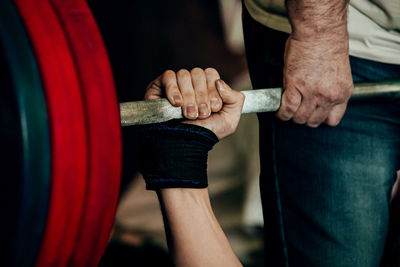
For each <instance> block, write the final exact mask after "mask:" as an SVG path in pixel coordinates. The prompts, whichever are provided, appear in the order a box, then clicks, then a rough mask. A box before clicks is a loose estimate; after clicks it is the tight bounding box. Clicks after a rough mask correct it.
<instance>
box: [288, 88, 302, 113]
mask: <svg viewBox="0 0 400 267" xmlns="http://www.w3.org/2000/svg"><path fill="white" fill-rule="evenodd" d="M299 104H300V97H299V95H298V94H297V93H294V92H293V91H292V90H290V91H287V92H286V106H287V107H289V108H290V109H291V110H292V109H294V108H295V107H296V106H298V105H299Z"/></svg>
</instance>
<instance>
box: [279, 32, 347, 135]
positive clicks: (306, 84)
mask: <svg viewBox="0 0 400 267" xmlns="http://www.w3.org/2000/svg"><path fill="white" fill-rule="evenodd" d="M347 51H348V48H347V39H346V40H335V39H331V38H329V39H327V40H325V39H318V40H297V39H294V38H293V36H290V37H289V38H288V40H287V42H286V49H285V59H284V61H285V66H284V80H283V85H284V88H285V91H284V93H283V95H282V105H281V108H280V109H279V111H278V113H277V116H278V117H279V118H280V119H282V120H290V119H292V120H293V121H294V122H296V123H299V124H307V125H308V126H310V127H317V126H319V125H320V124H321V123H326V124H328V125H330V126H336V125H337V124H339V122H340V120H341V118H342V117H343V115H344V112H345V110H346V106H347V102H348V100H349V98H350V96H351V94H352V92H353V80H352V77H351V70H350V63H349V56H348V52H347Z"/></svg>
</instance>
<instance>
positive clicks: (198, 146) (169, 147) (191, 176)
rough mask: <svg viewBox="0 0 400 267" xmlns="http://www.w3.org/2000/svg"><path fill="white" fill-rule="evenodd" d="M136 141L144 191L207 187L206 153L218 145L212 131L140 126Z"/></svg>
mask: <svg viewBox="0 0 400 267" xmlns="http://www.w3.org/2000/svg"><path fill="white" fill-rule="evenodd" d="M139 137H140V139H139V140H140V150H141V159H140V161H141V164H140V165H141V172H142V174H143V177H144V179H145V180H146V188H147V189H148V190H156V189H161V188H182V187H184V188H205V187H207V185H208V183H207V157H208V151H209V150H211V149H212V147H213V146H214V145H215V144H216V143H217V142H218V138H217V136H216V135H215V134H214V133H213V132H212V131H210V130H208V129H206V128H203V127H200V126H197V125H192V124H183V123H180V122H178V121H170V122H167V123H157V124H151V125H145V126H142V127H141V128H140V131H139Z"/></svg>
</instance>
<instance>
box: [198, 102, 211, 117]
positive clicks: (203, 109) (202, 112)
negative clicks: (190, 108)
mask: <svg viewBox="0 0 400 267" xmlns="http://www.w3.org/2000/svg"><path fill="white" fill-rule="evenodd" d="M199 113H200V115H202V116H207V115H210V114H209V112H208V108H207V106H206V104H201V105H200V106H199Z"/></svg>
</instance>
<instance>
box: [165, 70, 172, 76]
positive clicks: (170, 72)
mask: <svg viewBox="0 0 400 267" xmlns="http://www.w3.org/2000/svg"><path fill="white" fill-rule="evenodd" d="M170 75H175V71H173V70H166V71H164V73H163V76H170Z"/></svg>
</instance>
